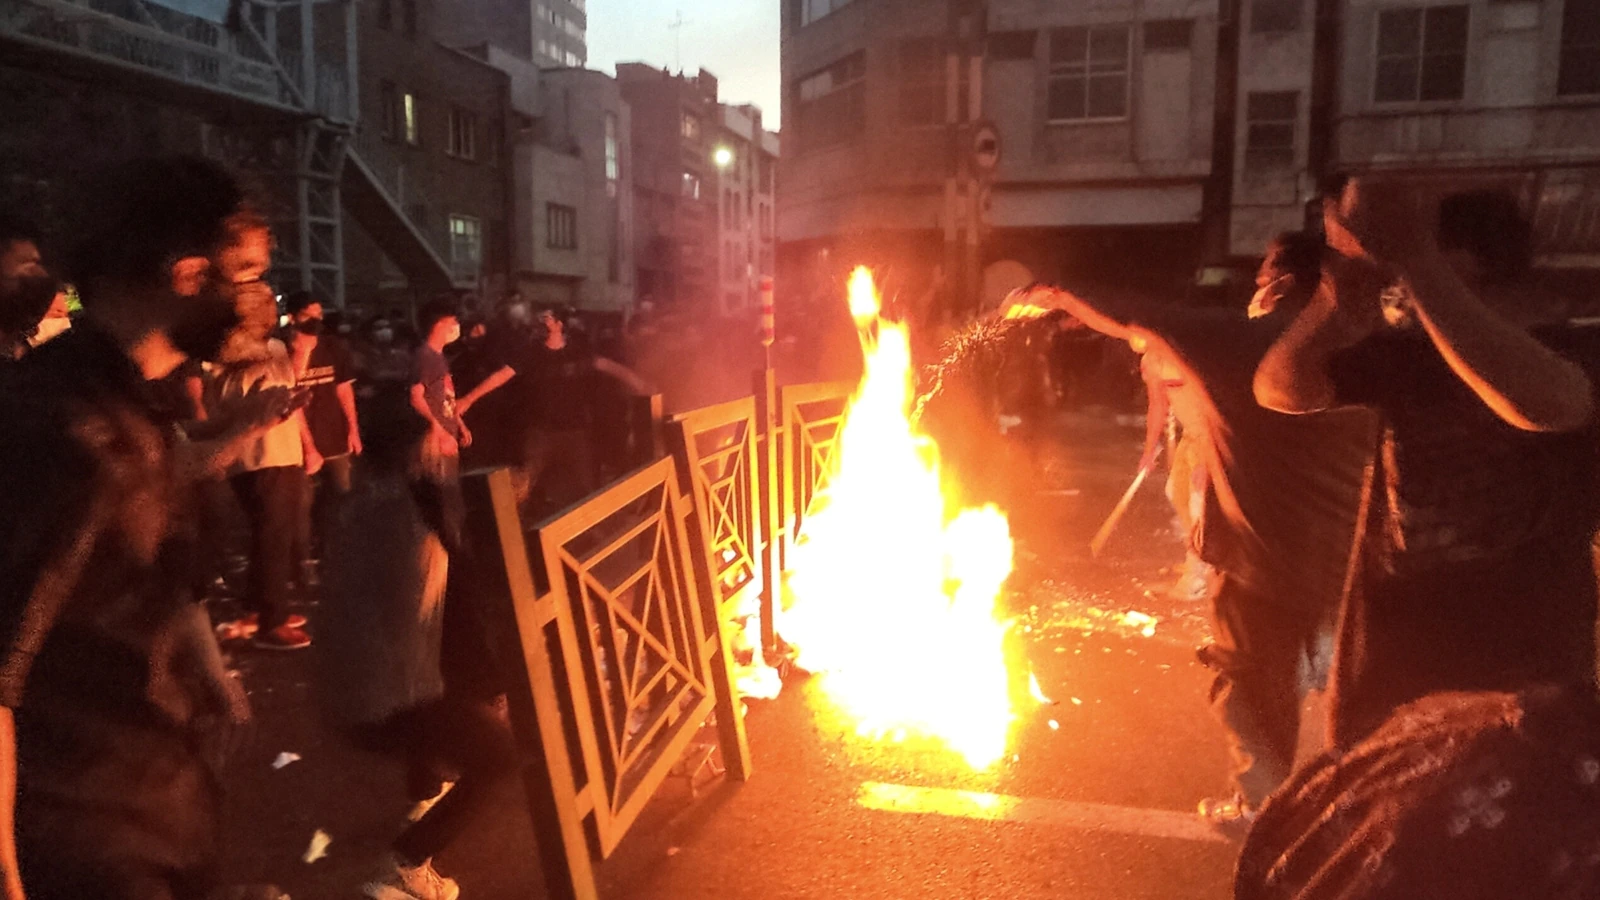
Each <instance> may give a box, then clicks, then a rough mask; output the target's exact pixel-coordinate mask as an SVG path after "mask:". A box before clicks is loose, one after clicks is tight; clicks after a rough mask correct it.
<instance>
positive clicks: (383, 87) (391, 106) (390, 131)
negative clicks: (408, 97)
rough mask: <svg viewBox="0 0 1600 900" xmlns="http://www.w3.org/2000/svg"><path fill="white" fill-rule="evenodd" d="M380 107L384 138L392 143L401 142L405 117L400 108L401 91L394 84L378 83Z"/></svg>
mask: <svg viewBox="0 0 1600 900" xmlns="http://www.w3.org/2000/svg"><path fill="white" fill-rule="evenodd" d="M378 107H379V118H378V121H379V123H380V124H381V126H382V128H383V136H384V137H385V138H386V139H388V140H391V141H394V140H399V138H400V135H401V123H402V122H403V121H404V116H403V115H402V114H401V108H400V89H399V88H397V87H395V84H394V82H392V81H380V82H378Z"/></svg>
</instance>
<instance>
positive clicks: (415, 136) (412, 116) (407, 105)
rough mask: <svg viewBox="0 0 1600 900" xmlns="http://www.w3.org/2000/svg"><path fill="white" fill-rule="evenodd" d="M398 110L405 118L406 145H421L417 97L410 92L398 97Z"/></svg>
mask: <svg viewBox="0 0 1600 900" xmlns="http://www.w3.org/2000/svg"><path fill="white" fill-rule="evenodd" d="M400 109H401V112H402V113H403V114H404V117H405V139H406V143H408V144H410V145H411V146H413V147H415V146H417V145H418V144H421V143H422V129H421V128H420V127H419V126H418V124H417V95H416V94H413V93H411V92H410V91H406V92H405V93H404V94H402V95H400Z"/></svg>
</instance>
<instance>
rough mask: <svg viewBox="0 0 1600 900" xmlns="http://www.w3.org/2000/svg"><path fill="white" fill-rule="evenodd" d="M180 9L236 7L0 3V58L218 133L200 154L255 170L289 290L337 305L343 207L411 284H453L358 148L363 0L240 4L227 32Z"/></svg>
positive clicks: (378, 152) (206, 1)
mask: <svg viewBox="0 0 1600 900" xmlns="http://www.w3.org/2000/svg"><path fill="white" fill-rule="evenodd" d="M186 4H190V7H189V8H195V7H207V6H220V7H221V8H222V9H228V7H229V4H227V3H218V2H216V0H164V2H151V0H0V53H4V55H5V56H6V57H8V58H9V59H10V60H15V61H16V62H17V63H20V64H23V65H28V66H32V67H37V68H39V69H41V70H47V71H54V72H59V73H62V74H65V75H68V76H69V77H75V78H80V79H85V78H86V79H88V80H90V81H91V82H112V81H115V82H116V83H117V84H118V85H119V87H121V86H124V85H137V88H136V89H137V90H139V91H141V92H142V93H146V94H149V95H151V96H154V97H157V98H160V99H162V100H164V101H166V102H169V103H172V104H174V105H179V106H183V107H186V108H191V109H194V110H196V111H197V112H200V113H201V114H202V115H204V117H205V118H206V119H207V120H208V121H210V122H212V123H214V124H213V125H210V126H208V127H207V128H206V129H205V135H204V147H205V151H206V152H207V153H209V154H212V155H214V156H217V157H220V158H222V159H224V160H225V161H226V162H228V163H230V164H232V165H234V166H236V167H238V168H240V169H241V170H244V171H246V172H249V173H253V174H254V176H255V177H256V178H257V180H258V181H259V182H261V184H260V186H261V187H263V188H265V189H266V190H265V191H264V193H266V194H268V195H269V198H270V199H271V201H272V202H274V203H275V204H276V205H277V208H275V209H273V210H272V213H273V218H274V220H275V225H276V228H277V239H278V254H277V273H276V274H277V276H278V279H279V283H280V286H281V287H285V288H293V287H300V288H308V289H312V290H316V291H318V292H319V293H321V294H322V295H323V296H325V297H327V298H329V299H331V300H333V301H334V302H335V303H337V304H340V305H342V304H343V302H344V288H345V281H346V279H345V273H344V234H343V224H342V222H343V212H344V209H343V204H344V203H345V202H347V201H348V202H349V204H350V212H351V214H352V215H353V216H354V217H355V218H356V219H357V221H359V222H360V223H361V224H362V226H363V228H364V229H365V230H367V231H368V232H369V233H370V234H371V235H372V237H373V238H374V239H375V240H376V241H377V242H378V244H379V246H380V247H381V248H382V249H383V250H384V252H385V253H386V254H387V255H388V256H389V257H390V258H391V259H393V260H394V261H395V262H396V263H397V265H399V267H400V269H401V271H402V272H403V273H404V274H405V275H406V277H407V278H408V280H409V281H410V282H411V283H412V285H413V286H417V287H423V288H437V287H441V286H448V285H449V284H450V283H451V274H450V266H449V264H448V262H447V261H446V257H447V256H448V252H447V251H446V250H445V248H444V245H443V244H444V242H443V241H440V242H439V243H437V244H436V243H435V241H434V240H430V238H429V235H428V232H427V230H426V229H425V228H422V227H419V225H418V224H417V223H416V222H414V221H412V219H411V217H410V216H409V215H408V214H407V208H406V206H405V197H404V193H403V186H404V178H403V174H404V170H403V166H401V165H400V164H399V163H398V162H397V161H395V160H394V159H393V158H392V155H391V154H390V153H389V151H388V150H387V149H386V148H385V147H383V146H382V145H381V144H378V143H376V142H357V141H354V140H352V137H353V136H355V135H356V134H358V133H359V121H358V119H359V115H358V111H359V109H360V106H359V103H358V102H357V93H356V85H357V84H358V80H357V77H356V73H357V68H356V66H357V59H358V56H357V40H356V35H357V20H356V7H355V0H270V2H266V0H236V2H234V3H232V4H231V7H232V8H231V10H230V11H229V12H228V14H227V15H226V16H220V17H219V18H225V20H226V21H225V22H218V21H213V20H212V19H210V18H206V17H204V16H202V15H191V14H189V13H187V12H183V11H179V9H176V8H174V7H184V6H186ZM340 31H342V34H339V32H340ZM330 32H331V33H332V34H331V36H332V37H333V38H334V39H332V40H330V39H329V38H330ZM357 143H360V149H357V146H356V145H357ZM64 174H65V173H64Z"/></svg>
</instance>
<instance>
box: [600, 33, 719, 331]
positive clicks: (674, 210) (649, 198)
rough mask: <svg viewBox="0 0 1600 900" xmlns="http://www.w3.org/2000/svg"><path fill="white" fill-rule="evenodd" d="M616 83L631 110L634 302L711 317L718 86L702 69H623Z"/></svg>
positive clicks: (715, 254) (626, 66)
mask: <svg viewBox="0 0 1600 900" xmlns="http://www.w3.org/2000/svg"><path fill="white" fill-rule="evenodd" d="M617 81H618V82H619V83H620V84H621V86H622V96H623V99H624V100H625V101H627V104H628V107H629V109H631V110H632V123H633V129H632V135H631V140H632V144H633V181H634V197H633V219H634V228H633V239H634V261H635V269H636V273H637V274H636V277H635V285H636V288H637V290H638V294H639V299H640V301H649V302H651V303H654V304H657V305H660V306H662V307H675V308H677V309H680V310H683V309H688V308H689V307H690V306H695V307H696V308H700V309H706V310H714V309H715V308H716V305H717V304H718V300H717V292H718V288H719V284H720V282H719V281H718V278H717V261H718V251H717V244H716V239H717V205H716V201H717V198H716V196H715V194H714V191H713V184H714V177H713V174H714V172H713V170H714V165H713V161H712V136H713V132H714V128H715V126H716V122H717V118H716V116H717V79H716V78H715V77H714V76H712V75H711V73H709V72H706V71H704V70H701V71H700V73H699V74H698V75H696V76H694V77H692V78H690V77H686V76H683V75H675V74H671V73H668V72H663V71H662V70H660V69H655V68H652V67H650V66H647V65H644V64H643V63H622V64H619V65H618V66H617Z"/></svg>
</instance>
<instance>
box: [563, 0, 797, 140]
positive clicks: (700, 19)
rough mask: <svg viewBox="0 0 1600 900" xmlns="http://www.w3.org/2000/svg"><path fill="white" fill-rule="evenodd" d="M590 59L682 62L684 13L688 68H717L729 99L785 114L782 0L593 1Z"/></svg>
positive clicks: (599, 62) (772, 114)
mask: <svg viewBox="0 0 1600 900" xmlns="http://www.w3.org/2000/svg"><path fill="white" fill-rule="evenodd" d="M588 7H589V66H590V68H594V69H599V70H600V71H602V72H611V71H612V70H613V67H614V66H615V65H616V64H617V63H619V62H647V63H649V64H651V65H653V66H658V67H660V66H667V67H675V65H676V64H675V60H674V50H673V30H672V28H671V27H670V26H671V25H672V22H673V21H674V20H675V19H676V18H677V17H678V14H679V12H681V13H682V14H683V21H684V26H683V29H682V32H681V33H682V36H683V68H684V69H685V70H686V71H689V72H695V71H699V69H700V68H701V67H704V68H706V69H708V70H710V72H711V74H713V75H715V76H717V79H718V81H719V82H720V89H721V95H722V96H721V99H722V102H724V103H733V104H738V103H754V104H755V105H757V106H759V107H761V111H762V113H763V118H764V120H765V123H766V126H767V127H768V128H771V129H777V127H778V124H779V120H778V98H779V95H780V94H779V87H778V82H779V79H778V7H779V4H778V3H777V0H589V2H588Z"/></svg>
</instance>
